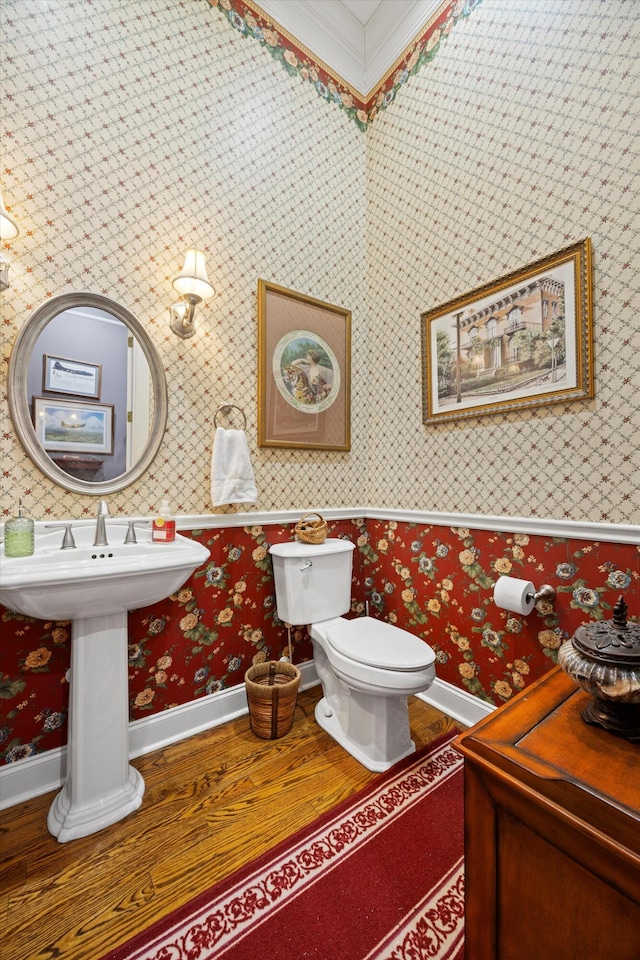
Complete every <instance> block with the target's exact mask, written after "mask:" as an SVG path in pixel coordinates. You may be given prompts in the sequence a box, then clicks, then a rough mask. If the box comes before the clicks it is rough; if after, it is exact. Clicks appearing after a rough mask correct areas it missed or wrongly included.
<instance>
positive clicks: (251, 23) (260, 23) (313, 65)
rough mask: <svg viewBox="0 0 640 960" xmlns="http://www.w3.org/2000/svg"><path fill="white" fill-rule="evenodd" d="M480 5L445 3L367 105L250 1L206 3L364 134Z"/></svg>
mask: <svg viewBox="0 0 640 960" xmlns="http://www.w3.org/2000/svg"><path fill="white" fill-rule="evenodd" d="M481 2H482V0H443V3H442V4H441V5H440V7H439V8H438V9H437V10H436V12H435V13H434V15H433V16H432V17H431V19H430V20H429V23H428V24H427V25H426V26H425V28H424V29H423V30H422V31H421V32H420V34H419V35H418V36H417V37H416V38H415V39H414V40H413V41H412V43H411V44H410V45H409V47H408V48H407V50H405V52H404V53H403V54H402V56H401V57H399V58H398V60H397V61H396V62H395V64H394V65H393V66H392V67H391V68H390V69H389V70H388V71H387V73H386V74H385V76H384V77H383V78H382V80H381V81H380V83H379V84H378V86H377V87H376V88H375V89H374V90H373V91H372V93H371V94H370V96H369V97H368V99H366V100H365V98H364V96H363V95H362V94H361V93H358V91H357V90H356V89H355V88H354V87H352V86H350V85H349V84H348V83H346V82H345V81H344V80H343V79H342V78H341V77H339V76H338V74H337V73H335V72H334V71H333V70H331V68H330V67H328V66H327V65H326V64H325V63H323V62H322V61H321V60H320V59H319V58H318V57H316V56H315V55H314V54H313V53H312V52H311V51H310V50H308V49H307V47H305V46H304V45H303V44H301V43H300V42H299V41H298V40H296V38H295V37H294V36H293V35H292V34H290V33H288V32H287V31H286V30H285V29H284V28H283V27H281V26H280V24H278V23H277V22H276V21H275V20H273V18H271V17H270V16H268V14H266V13H265V11H264V10H262V9H261V8H260V7H259V6H258V5H257V4H256V3H253V2H252V0H206V3H208V4H209V6H211V7H213V8H215V9H216V10H218V11H219V12H220V13H221V14H222V15H223V16H224V17H225V18H226V19H227V21H228V23H229V26H230V27H232V28H233V29H234V30H236V31H237V32H238V33H240V34H241V36H243V37H248V38H251V39H253V40H257V41H258V43H260V45H261V46H262V47H264V49H265V50H266V51H267V52H268V53H269V54H270V55H271V56H272V57H273V59H274V60H277V61H278V63H280V64H281V65H282V67H283V69H284V70H286V71H287V73H288V74H289V75H290V76H291V77H299V78H300V79H302V80H304V81H306V82H308V83H310V84H311V85H312V86H313V88H314V89H315V92H316V94H317V95H318V96H319V97H321V98H322V99H323V100H325V101H326V102H327V103H332V104H335V105H337V106H338V107H340V109H341V110H344V112H345V113H346V115H347V116H348V117H349V119H350V120H353V121H354V123H355V124H356V126H357V127H358V128H359V129H360V130H362V131H363V132H365V131H366V130H367V127H368V126H369V124H371V123H372V122H373V120H374V119H375V118H376V116H377V115H378V113H379V112H380V111H381V110H386V108H387V107H388V106H389V105H390V104H391V103H393V101H394V100H395V97H396V94H397V92H398V90H399V89H400V88H401V87H402V86H403V85H404V84H405V83H406V82H407V81H408V80H409V78H410V77H412V76H415V74H416V73H417V72H418V71H419V70H421V69H422V67H423V66H424V64H425V63H429V62H430V61H431V60H433V58H434V57H435V56H436V54H437V53H438V51H439V49H440V47H441V45H442V43H443V42H444V41H445V40H446V38H447V37H448V35H449V34H450V33H451V30H452V29H453V27H454V26H455V25H456V23H457V22H458V21H459V20H461V19H462V18H463V17H468V16H469V14H470V13H471V11H472V10H473V9H474V8H475V7H477V6H479V4H480V3H481Z"/></svg>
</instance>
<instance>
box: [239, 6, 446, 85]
mask: <svg viewBox="0 0 640 960" xmlns="http://www.w3.org/2000/svg"><path fill="white" fill-rule="evenodd" d="M256 2H257V3H258V6H260V7H261V8H262V9H263V10H264V11H265V12H266V13H268V14H269V16H271V17H273V19H274V20H277V22H278V23H279V24H280V25H281V26H282V27H284V29H285V30H287V31H288V32H289V33H291V34H293V36H294V37H295V38H296V39H297V40H299V41H300V43H302V44H303V45H304V46H305V47H307V48H308V49H309V50H310V51H311V52H312V53H313V54H315V56H316V57H318V58H319V59H320V60H322V61H323V62H324V63H326V65H327V66H328V67H330V68H331V69H332V70H333V71H334V72H335V73H337V74H338V75H339V76H340V77H341V78H342V79H343V80H346V82H347V83H348V84H349V85H350V86H352V87H355V89H356V90H357V91H358V93H360V94H363V95H365V96H366V95H367V94H369V93H370V92H371V90H372V89H373V88H374V87H375V86H376V84H377V83H378V82H379V81H380V80H381V79H382V77H383V76H384V75H385V73H386V72H387V70H389V69H390V67H392V66H393V64H394V63H395V62H396V60H397V59H398V58H399V57H400V56H401V55H402V53H403V52H404V51H405V50H406V48H407V47H408V46H409V44H410V43H411V41H412V40H413V38H414V37H415V36H416V34H417V33H418V32H419V31H420V30H421V29H422V27H424V25H425V24H426V23H427V22H428V20H429V18H430V17H431V15H432V14H433V13H434V11H435V10H436V9H437V8H438V7H439V6H440V4H441V3H442V0H256Z"/></svg>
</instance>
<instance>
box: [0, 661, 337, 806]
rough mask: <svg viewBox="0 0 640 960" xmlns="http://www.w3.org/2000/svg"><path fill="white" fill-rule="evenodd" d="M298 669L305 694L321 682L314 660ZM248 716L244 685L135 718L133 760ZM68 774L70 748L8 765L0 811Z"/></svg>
mask: <svg viewBox="0 0 640 960" xmlns="http://www.w3.org/2000/svg"><path fill="white" fill-rule="evenodd" d="M298 669H299V670H300V674H301V679H300V689H301V690H307V689H308V688H309V687H313V686H315V684H317V683H318V682H319V681H318V676H317V674H316V668H315V664H314V662H313V660H309V661H307V662H306V663H301V664H299V665H298ZM248 712H249V708H248V706H247V695H246V692H245V686H244V683H240V684H238V685H237V686H235V687H231V688H230V689H229V690H221V691H220V692H219V693H212V694H210V696H208V697H200V698H199V699H198V700H192V701H190V703H184V704H182V705H181V706H179V707H172V708H171V709H169V710H163V711H162V712H161V713H155V714H153V716H150V717H143V718H142V719H141V720H132V721H131V723H130V724H129V757H130V758H131V759H133V758H134V757H141V756H143V755H144V754H146V753H152V752H153V751H154V750H160V749H162V747H166V746H168V745H169V744H170V743H177V742H178V741H179V740H185V739H186V738H187V737H192V736H194V734H196V733H201V732H202V731H203V730H210V729H211V728H212V727H218V726H220V725H221V724H223V723H227V722H228V721H229V720H235V719H236V717H241V716H243V715H245V714H247V713H248ZM66 772H67V748H66V747H56V748H55V749H53V750H47V751H46V753H40V754H36V755H35V756H33V757H26V758H25V759H24V760H18V761H16V762H15V763H8V764H5V765H4V766H3V767H1V768H0V810H5V809H6V808H7V807H12V806H14V805H15V804H17V803H24V802H25V801H26V800H30V799H31V798H32V797H39V796H41V795H42V794H43V793H49V792H50V791H52V790H59V789H60V787H61V786H62V784H63V783H64V780H65V777H66Z"/></svg>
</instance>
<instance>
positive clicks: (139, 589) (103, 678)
mask: <svg viewBox="0 0 640 960" xmlns="http://www.w3.org/2000/svg"><path fill="white" fill-rule="evenodd" d="M94 529H95V525H94V524H85V523H82V524H78V525H76V524H73V536H74V538H75V542H76V547H75V548H72V549H66V550H62V549H61V539H62V535H61V532H60V531H55V532H53V531H51V532H50V531H47V530H46V529H45V528H44V525H42V524H37V527H36V549H35V553H34V554H33V556H31V557H21V558H13V557H2V559H1V561H0V602H1V603H3V604H4V606H5V607H7V608H8V609H10V610H15V611H16V612H18V613H23V614H26V616H29V617H38V618H40V619H43V620H72V621H73V624H72V629H71V671H70V694H69V736H68V743H67V777H66V782H65V784H64V786H63V788H62V790H61V791H60V793H59V794H58V795H57V797H56V798H55V800H54V802H53V804H52V806H51V809H50V810H49V816H48V818H47V826H48V828H49V831H50V832H51V833H52V834H53V835H54V837H57V838H58V840H59V841H60V842H61V843H64V842H66V841H67V840H74V839H76V838H77V837H85V836H88V835H89V834H91V833H95V832H96V831H98V830H102V829H103V827H107V826H109V824H112V823H116V821H118V820H121V819H122V818H123V817H126V816H127V814H129V813H131V812H132V811H133V810H137V808H138V807H139V806H140V804H141V803H142V795H143V794H144V781H143V779H142V777H141V776H140V774H139V773H138V771H137V770H136V769H135V768H134V767H132V766H130V764H129V698H128V656H127V652H128V635H127V612H128V611H129V610H134V609H136V608H137V607H144V606H147V605H148V604H152V603H157V602H158V601H159V600H163V599H164V598H165V597H168V596H169V595H170V594H172V593H174V591H176V590H177V589H178V588H179V587H181V586H182V584H183V583H184V582H185V581H186V580H187V579H188V578H189V577H190V576H191V574H192V573H193V571H194V570H195V569H196V568H197V567H199V566H201V565H202V564H203V563H204V562H205V561H206V560H207V559H208V557H209V551H208V550H207V548H206V547H204V546H202V544H200V543H197V542H196V541H194V540H189V539H187V538H186V537H182V536H180V535H177V536H176V539H175V541H174V542H173V543H152V542H151V533H150V531H149V530H140V529H138V531H137V541H138V542H137V543H125V542H124V540H125V537H126V535H127V532H128V530H130V528H129V527H128V525H127V522H126V521H125V522H124V523H123V522H122V521H109V522H107V528H106V529H107V537H108V540H109V546H105V547H94V546H92V542H93V536H94ZM41 531H42V532H41Z"/></svg>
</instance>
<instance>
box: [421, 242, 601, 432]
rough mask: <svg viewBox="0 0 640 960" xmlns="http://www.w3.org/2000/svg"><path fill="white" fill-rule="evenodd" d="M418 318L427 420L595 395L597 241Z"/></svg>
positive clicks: (553, 256)
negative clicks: (594, 266) (594, 258)
mask: <svg viewBox="0 0 640 960" xmlns="http://www.w3.org/2000/svg"><path fill="white" fill-rule="evenodd" d="M420 321H421V327H422V397H423V421H424V423H426V424H430V423H438V422H440V421H445V420H459V419H462V418H466V417H479V416H482V415H484V414H491V413H498V412H508V411H511V410H525V409H531V408H536V407H539V406H541V405H542V404H550V403H566V402H568V401H570V400H582V399H585V398H589V397H593V395H594V373H593V308H592V276H591V242H590V240H589V238H587V239H585V240H582V241H580V242H579V243H575V244H573V246H570V247H566V248H565V249H563V250H559V251H558V252H557V253H554V254H551V255H550V256H548V257H545V258H544V259H542V260H537V261H536V262H535V263H532V264H530V265H529V266H527V267H522V268H521V269H520V270H516V271H514V272H513V273H510V274H508V275H507V276H504V277H501V278H500V279H499V280H494V281H493V282H492V283H488V284H486V285H485V286H483V287H479V288H478V289H477V290H472V291H471V292H470V293H467V294H465V295H464V296H462V297H458V298H457V299H456V300H451V301H449V302H448V303H443V304H441V305H440V306H439V307H436V308H435V309H433V310H428V311H427V312H426V313H423V314H422V315H421V317H420Z"/></svg>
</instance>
